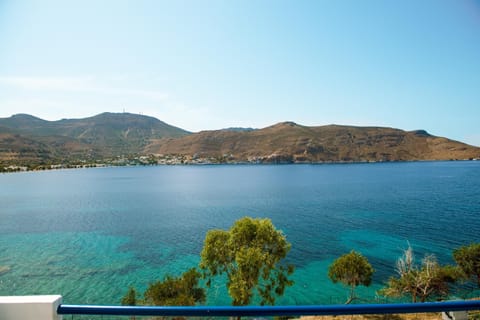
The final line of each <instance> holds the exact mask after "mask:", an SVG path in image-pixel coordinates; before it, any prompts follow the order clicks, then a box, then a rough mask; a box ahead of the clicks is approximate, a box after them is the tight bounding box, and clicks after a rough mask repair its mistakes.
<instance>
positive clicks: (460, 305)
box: [57, 300, 480, 317]
mask: <svg viewBox="0 0 480 320" xmlns="http://www.w3.org/2000/svg"><path fill="white" fill-rule="evenodd" d="M461 310H465V311H467V310H480V300H470V301H446V302H426V303H393V304H350V305H312V306H273V307H258V306H256V307H228V306H225V307H218V306H217V307H208V306H198V307H130V306H88V305H63V304H62V305H60V306H59V307H58V309H57V313H58V314H60V315H113V316H184V317H249V316H250V317H252V316H309V315H354V314H392V313H424V312H441V311H445V312H447V311H461Z"/></svg>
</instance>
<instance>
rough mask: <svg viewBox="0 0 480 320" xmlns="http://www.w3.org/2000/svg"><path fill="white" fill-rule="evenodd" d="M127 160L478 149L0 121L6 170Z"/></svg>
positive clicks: (114, 119)
mask: <svg viewBox="0 0 480 320" xmlns="http://www.w3.org/2000/svg"><path fill="white" fill-rule="evenodd" d="M126 155H137V156H145V155H157V156H156V157H163V156H170V155H174V156H175V157H177V158H179V159H182V160H181V161H182V162H193V163H196V162H198V161H197V160H198V159H202V161H203V162H207V163H211V162H222V163H223V162H232V163H238V162H251V163H252V162H253V163H322V162H370V161H420V160H464V159H478V158H480V148H478V147H475V146H470V145H467V144H464V143H461V142H458V141H453V140H450V139H447V138H443V137H437V136H434V135H431V134H430V133H428V132H427V131H425V130H422V129H418V130H411V131H404V130H401V129H396V128H388V127H375V126H368V127H361V126H348V125H339V124H330V125H323V126H305V125H301V124H298V123H295V122H293V121H283V122H279V123H276V124H273V125H271V126H268V127H265V128H262V129H252V128H227V129H220V130H206V131H200V132H197V133H191V132H188V131H186V130H183V129H181V128H178V127H175V126H172V125H170V124H167V123H165V122H163V121H161V120H159V119H157V118H155V117H151V116H145V115H138V114H132V113H111V112H104V113H100V114H97V115H94V116H92V117H87V118H80V119H61V120H55V121H48V120H43V119H40V118H37V117H34V116H31V115H28V114H17V115H13V116H11V117H9V118H0V166H1V165H6V164H11V163H40V164H41V163H58V162H69V161H80V160H89V161H92V160H102V159H106V158H115V157H123V156H126ZM194 160H195V161H194ZM200 162H201V161H200ZM153 163H155V161H153Z"/></svg>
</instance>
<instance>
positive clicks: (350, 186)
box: [0, 161, 480, 305]
mask: <svg viewBox="0 0 480 320" xmlns="http://www.w3.org/2000/svg"><path fill="white" fill-rule="evenodd" d="M244 216H250V217H259V218H270V219H271V220H272V222H273V224H274V225H275V226H276V228H277V229H280V230H282V232H283V233H284V234H285V235H286V237H287V240H288V241H289V242H290V243H291V245H292V248H291V251H290V252H289V254H288V257H287V260H288V261H287V262H288V263H292V264H294V265H295V267H296V270H295V273H294V274H293V280H294V281H295V284H294V285H293V286H292V287H289V288H287V289H286V291H285V294H284V295H283V296H282V297H279V298H277V300H276V304H277V305H310V304H331V303H343V302H345V300H346V298H347V296H348V293H349V291H348V288H345V287H344V286H342V285H341V284H333V283H332V282H331V281H330V280H329V278H328V276H327V272H328V267H329V265H330V264H331V263H332V261H333V260H334V259H336V258H338V257H339V256H341V255H342V254H345V253H348V252H350V251H351V250H356V251H358V252H360V253H361V254H362V255H364V256H365V257H367V258H368V260H369V261H370V263H371V264H372V266H373V268H374V269H375V273H374V277H373V282H372V284H371V285H370V286H369V287H359V288H358V296H359V297H360V299H363V300H361V301H365V302H372V301H382V300H381V299H384V298H383V297H381V296H379V294H378V292H377V291H378V290H379V289H381V288H382V287H383V286H384V285H385V282H386V281H387V280H388V278H389V277H390V276H393V275H395V262H396V260H397V259H398V257H399V256H401V254H402V252H403V250H405V249H406V248H408V246H409V245H410V246H411V247H412V248H413V250H414V253H415V258H416V261H417V263H420V261H421V260H422V258H423V257H424V256H425V255H426V254H434V255H435V256H436V257H437V259H438V261H439V262H440V263H442V264H452V263H454V262H453V259H452V251H453V250H454V249H455V248H458V247H460V246H462V245H468V244H470V243H472V242H480V219H479V217H480V161H451V162H392V163H363V164H318V165H192V166H186V165H185V166H148V167H107V168H93V169H73V170H51V171H43V172H25V173H11V174H1V175H0V295H36V294H60V295H62V296H63V302H64V303H68V304H99V305H118V304H120V300H121V298H122V297H123V296H124V295H125V293H126V291H127V289H128V288H129V287H130V286H134V287H135V288H136V289H137V291H139V292H143V291H144V290H145V288H146V287H147V286H148V285H149V284H150V283H152V282H154V281H157V280H161V279H163V278H164V277H165V276H166V275H172V276H178V275H180V274H181V273H183V272H184V271H186V270H188V269H189V268H191V267H195V266H197V265H198V262H199V255H200V252H201V250H202V246H203V241H204V239H205V235H206V233H207V231H209V230H212V229H228V228H229V227H230V226H231V225H232V224H233V223H234V222H235V221H236V220H237V219H239V218H241V217H244ZM225 280H226V279H225V278H224V277H223V278H222V277H220V278H218V279H217V280H216V281H214V283H213V285H212V287H211V288H210V289H208V291H207V301H206V304H208V305H230V304H231V300H230V298H229V296H228V293H227V290H226V288H225ZM256 303H258V299H257V300H255V301H253V302H252V304H256Z"/></svg>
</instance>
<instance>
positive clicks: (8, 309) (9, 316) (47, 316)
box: [0, 295, 62, 320]
mask: <svg viewBox="0 0 480 320" xmlns="http://www.w3.org/2000/svg"><path fill="white" fill-rule="evenodd" d="M61 303H62V296H58V295H55V296H11V297H0V319H1V320H61V319H62V316H60V315H57V308H58V306H59V305H60V304H61Z"/></svg>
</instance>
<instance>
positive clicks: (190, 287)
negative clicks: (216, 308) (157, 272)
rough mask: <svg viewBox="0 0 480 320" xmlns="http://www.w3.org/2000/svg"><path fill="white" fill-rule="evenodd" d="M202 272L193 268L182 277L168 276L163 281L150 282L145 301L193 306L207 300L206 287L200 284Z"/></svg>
mask: <svg viewBox="0 0 480 320" xmlns="http://www.w3.org/2000/svg"><path fill="white" fill-rule="evenodd" d="M200 277H201V274H200V273H199V272H198V271H197V270H196V269H195V268H192V269H190V270H188V271H186V272H184V273H183V274H182V275H181V276H180V277H172V276H166V277H165V278H164V280H163V281H157V282H154V283H152V284H150V285H149V286H148V288H147V290H146V291H145V294H144V299H145V301H144V303H145V304H147V305H157V306H193V305H195V304H196V303H202V302H205V289H203V288H200V287H199V286H198V281H199V279H200Z"/></svg>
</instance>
